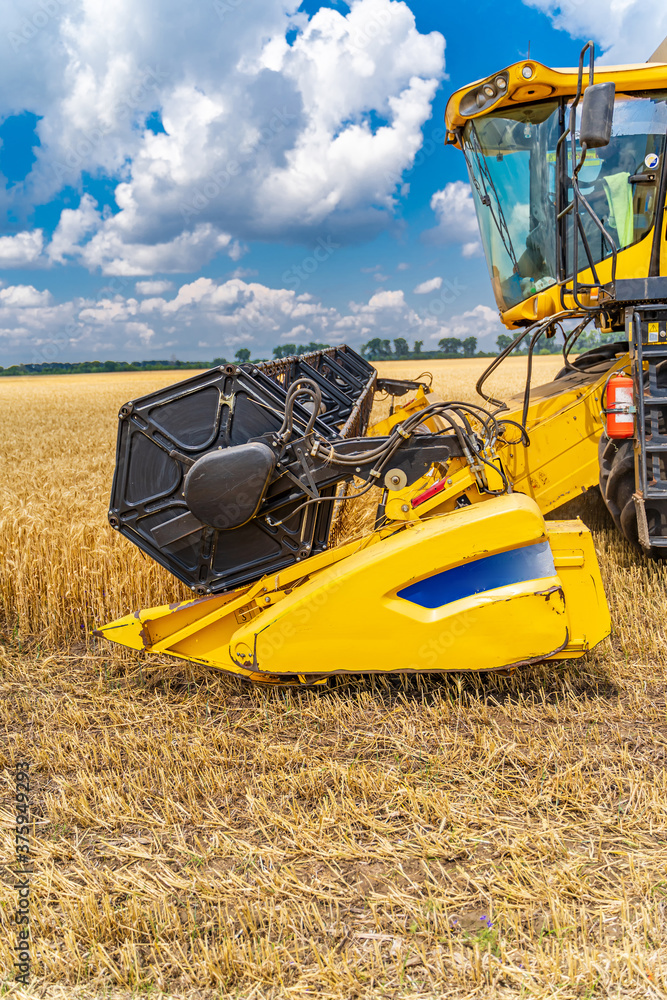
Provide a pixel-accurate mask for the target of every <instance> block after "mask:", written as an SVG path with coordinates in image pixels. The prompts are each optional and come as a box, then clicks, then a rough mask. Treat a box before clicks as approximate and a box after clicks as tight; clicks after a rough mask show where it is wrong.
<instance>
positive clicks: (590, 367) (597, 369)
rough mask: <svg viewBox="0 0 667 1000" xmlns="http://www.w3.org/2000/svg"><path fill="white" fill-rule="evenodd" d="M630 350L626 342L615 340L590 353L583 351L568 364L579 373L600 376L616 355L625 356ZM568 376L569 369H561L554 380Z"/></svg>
mask: <svg viewBox="0 0 667 1000" xmlns="http://www.w3.org/2000/svg"><path fill="white" fill-rule="evenodd" d="M629 350H630V345H629V344H628V342H627V340H617V341H616V342H615V343H613V344H600V346H599V347H593V348H591V350H590V351H585V352H584V353H583V354H580V355H579V357H578V358H577V359H576V360H575V361H571V362H570V364H571V365H573V366H574V367H575V368H576V369H577V370H578V371H580V372H590V371H592V372H594V373H596V374H598V373H599V374H600V375H602V374H603V372H605V371H606V370H607V368H610V367H611V365H612V363H613V362H614V361H615V360H616V355H617V354H627V353H628V351H629ZM569 374H570V369H569V368H561V369H560V371H559V372H558V374H557V375H556V376H555V378H564V377H565V376H566V375H569Z"/></svg>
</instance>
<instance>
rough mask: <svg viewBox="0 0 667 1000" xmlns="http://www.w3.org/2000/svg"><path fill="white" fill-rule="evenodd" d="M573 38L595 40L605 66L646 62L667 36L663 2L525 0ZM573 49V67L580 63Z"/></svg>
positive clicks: (654, 0)
mask: <svg viewBox="0 0 667 1000" xmlns="http://www.w3.org/2000/svg"><path fill="white" fill-rule="evenodd" d="M524 3H525V4H526V5H527V6H528V7H536V8H537V9H538V10H541V11H543V12H544V13H545V14H548V15H549V16H550V17H551V19H552V20H553V22H554V25H555V26H556V27H557V28H563V29H564V30H565V31H568V32H569V33H570V34H571V35H572V37H573V38H593V39H594V40H595V41H596V42H597V43H598V45H599V46H600V48H601V50H602V52H603V53H604V58H603V59H602V62H603V63H607V64H612V65H614V64H623V63H633V62H645V61H646V60H647V59H648V58H649V56H651V55H652V53H653V52H654V51H655V49H657V47H658V45H659V44H660V42H661V41H662V40H663V38H665V37H666V36H667V7H666V6H665V3H664V0H611V2H609V0H585V2H582V0H524ZM576 57H577V52H576V50H574V49H573V54H572V61H571V65H573V66H574V65H576V63H577V61H578V59H577V58H576Z"/></svg>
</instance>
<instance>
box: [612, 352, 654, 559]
mask: <svg viewBox="0 0 667 1000" xmlns="http://www.w3.org/2000/svg"><path fill="white" fill-rule="evenodd" d="M658 385H659V386H660V387H661V388H662V387H665V388H667V364H665V363H663V364H662V365H660V366H659V368H658ZM648 430H650V428H648V427H647V431H648ZM660 432H661V434H664V433H665V432H666V431H665V417H664V416H663V417H661V420H660ZM598 459H599V463H600V493H601V494H602V499H603V500H604V502H605V505H606V507H607V510H608V511H609V513H610V514H611V516H612V518H613V519H614V524H615V525H616V527H617V528H618V530H619V531H620V532H621V534H622V535H624V536H625V538H627V540H628V541H629V542H630V543H631V544H632V545H635V546H637V547H638V548H641V546H640V545H639V533H638V530H637V512H636V510H635V502H634V500H633V499H632V498H633V495H634V492H635V452H634V444H633V441H632V438H627V439H626V440H619V441H615V440H613V439H612V438H608V437H607V435H606V433H605V432H603V434H602V437H601V438H600V444H599V446H598ZM660 518H661V514H660V512H659V511H658V510H656V509H652V508H651V507H649V506H648V504H647V506H646V519H647V521H648V525H649V530H650V531H653V532H655V533H659V531H660V528H659V525H660ZM664 530H665V528H664V525H663V528H662V531H663V533H664ZM642 551H643V550H642ZM648 555H650V556H651V557H652V558H654V559H667V550H665V549H663V548H652V549H651V551H650V552H649V553H648Z"/></svg>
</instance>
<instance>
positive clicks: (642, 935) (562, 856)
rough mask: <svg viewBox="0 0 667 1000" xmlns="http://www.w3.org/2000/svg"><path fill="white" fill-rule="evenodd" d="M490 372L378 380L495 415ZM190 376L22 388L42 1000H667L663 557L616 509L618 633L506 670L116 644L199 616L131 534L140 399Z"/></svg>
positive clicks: (11, 941)
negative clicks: (324, 669) (371, 666)
mask: <svg viewBox="0 0 667 1000" xmlns="http://www.w3.org/2000/svg"><path fill="white" fill-rule="evenodd" d="M485 364H486V362H484V361H482V360H478V359H472V360H470V361H451V362H442V361H440V362H427V363H425V364H424V365H421V364H420V363H419V362H404V363H403V362H400V363H399V362H394V363H389V364H387V365H381V366H379V367H380V368H381V370H382V373H383V374H393V375H397V376H400V375H402V376H403V377H408V378H410V377H412V378H414V377H416V376H417V375H418V374H420V373H421V371H422V370H423V368H429V369H430V370H431V371H432V372H433V374H434V388H435V389H436V390H437V391H438V393H439V394H441V395H443V396H445V397H446V398H447V397H448V398H459V399H470V400H472V399H474V398H475V397H474V383H475V380H476V378H477V377H478V375H479V374H480V373H481V371H482V369H483V367H484V366H485ZM524 366H525V360H524V359H511V360H510V362H509V363H507V364H506V365H505V366H503V368H502V369H501V370H500V373H499V374H498V376H496V378H495V381H494V382H491V383H490V385H491V389H492V390H493V389H494V388H495V389H497V390H499V391H501V392H504V393H505V395H510V394H512V393H514V392H517V391H520V390H521V388H522V385H523V373H524V371H525V368H524ZM559 366H560V363H559V360H558V358H547V357H540V358H537V359H536V366H535V367H536V371H535V373H534V381H535V382H536V383H538V382H541V381H546V380H548V379H549V378H551V377H552V376H553V374H554V372H555V371H556V370H557V368H558V367H559ZM181 377H182V375H181V373H178V372H155V373H146V374H143V373H142V374H136V375H135V374H130V375H127V374H110V375H92V376H84V375H80V376H60V377H42V378H21V379H8V378H5V379H2V380H1V381H0V419H1V421H2V428H3V445H2V449H1V450H0V573H1V579H0V588H1V596H2V617H1V619H0V630H1V632H0V634H1V636H2V638H1V641H2V644H3V645H2V647H0V694H1V696H2V701H1V702H0V712H1V713H2V728H1V735H0V753H1V755H2V776H3V795H2V800H1V815H0V819H1V831H2V860H3V861H4V862H6V863H7V862H9V861H10V860H11V859H12V858H13V852H14V815H15V814H14V809H13V796H14V788H13V781H14V771H13V764H14V762H15V761H16V760H29V761H31V762H32V767H31V782H32V790H31V800H32V801H31V806H32V811H33V824H32V834H33V836H32V859H33V864H34V874H33V876H32V880H31V933H32V969H33V988H34V990H35V991H36V993H37V995H39V996H49V997H94V996H105V997H121V996H123V997H125V996H129V995H137V996H141V995H144V996H145V995H149V996H160V995H162V994H164V995H168V996H173V997H191V998H194V997H199V996H201V997H214V996H215V997H221V998H232V997H234V998H239V1000H250V998H264V997H266V998H275V1000H282V998H295V1000H300V998H306V997H321V998H336V1000H338V998H340V1000H343V998H353V997H354V998H376V997H377V998H380V997H392V998H402V997H410V998H424V1000H426V998H436V997H437V998H440V997H456V998H462V1000H463V998H473V997H475V998H477V997H480V998H482V997H484V998H486V997H488V998H492V997H493V998H496V997H498V998H514V997H517V998H518V997H525V998H533V997H539V998H547V997H548V998H552V997H553V998H575V997H588V998H593V997H598V996H599V997H607V996H609V997H632V998H635V997H636V998H640V997H641V998H644V997H664V996H667V932H666V927H667V922H666V919H665V918H666V912H665V910H666V906H667V868H666V865H667V780H666V773H667V772H666V770H665V759H666V751H667V653H666V643H665V638H666V637H665V620H666V616H665V610H666V608H667V583H666V581H665V569H664V566H661V565H660V564H655V563H650V562H647V561H646V560H644V559H643V558H642V557H641V556H638V555H637V554H636V553H635V552H634V551H633V550H631V549H630V548H629V546H628V545H627V544H626V543H625V542H624V541H623V540H622V539H621V538H620V537H619V536H618V535H617V534H616V533H615V531H614V529H613V526H612V525H611V522H610V520H608V519H607V517H606V514H605V512H604V510H603V508H601V504H598V505H597V506H596V505H595V504H592V505H591V507H590V508H589V510H588V511H587V513H586V517H587V519H588V522H589V524H590V525H591V527H592V528H593V531H594V537H595V543H596V548H597V550H598V555H599V558H600V563H601V567H602V573H603V578H604V582H605V587H606V591H607V596H608V598H609V602H610V606H611V612H612V621H613V632H612V635H611V637H610V639H608V640H606V641H605V642H604V643H602V644H601V645H600V646H599V647H598V648H597V649H596V650H595V651H594V652H593V653H591V654H589V655H588V656H587V657H585V658H584V659H582V660H573V661H566V662H561V663H558V664H544V665H539V666H535V667H530V668H523V669H520V670H518V671H517V672H516V673H515V674H514V675H513V676H511V677H499V676H495V675H492V674H484V673H483V674H480V675H475V676H471V675H458V674H449V675H447V674H439V675H428V676H423V677H412V678H411V677H400V678H399V677H396V678H382V677H380V678H374V679H373V678H364V677H363V676H361V677H350V678H344V679H340V678H339V679H336V680H334V681H332V682H331V683H330V685H329V686H328V687H327V688H325V689H318V690H296V689H288V690H272V689H264V688H253V687H251V686H249V685H248V684H246V683H245V682H243V681H241V680H240V679H237V678H230V677H226V676H224V675H222V674H219V673H216V672H215V671H212V670H206V669H204V668H201V667H197V666H195V665H190V664H187V663H182V662H179V661H176V660H169V659H165V658H160V657H151V656H148V655H132V654H129V653H125V652H123V651H119V650H118V649H117V648H114V647H112V646H109V645H108V644H106V643H104V642H102V641H99V640H96V639H94V638H93V637H92V636H91V632H92V630H93V629H94V628H95V627H97V626H99V625H100V624H102V623H104V622H106V621H110V620H112V619H113V618H116V617H118V616H120V615H122V614H125V613H126V612H127V611H130V610H134V609H136V608H139V607H149V606H152V605H156V604H162V603H166V602H169V601H174V600H178V599H180V598H182V597H186V596H190V592H189V591H188V590H186V589H185V588H183V587H181V586H180V585H179V584H178V582H177V581H176V580H174V579H173V578H172V577H170V576H169V574H168V573H167V572H166V571H165V570H162V569H161V568H160V567H159V566H157V565H156V564H155V563H153V562H152V561H151V560H150V559H148V557H146V556H144V555H143V554H142V553H141V552H140V551H139V550H138V549H136V548H135V547H134V546H132V545H130V543H129V542H126V541H125V540H124V539H123V538H121V537H119V536H118V535H117V534H116V533H114V532H113V531H112V530H111V528H110V527H109V525H108V523H107V520H106V511H107V502H108V494H109V490H110V485H111V476H112V472H113V463H114V450H115V436H116V415H117V411H118V408H119V406H120V404H121V403H123V402H125V401H126V400H128V399H131V398H136V397H137V396H139V395H142V394H145V393H147V392H149V391H151V390H153V389H157V388H159V387H160V386H162V385H165V384H166V383H167V382H175V381H178V380H180V378H181ZM382 405H383V404H379V408H378V411H377V413H378V415H382V413H383V409H382ZM372 515H373V505H372V503H368V502H366V500H364V502H363V504H360V505H358V506H357V508H356V509H355V508H352V509H351V510H350V511H349V513H348V514H347V515H346V530H347V532H348V535H351V534H353V533H354V532H356V531H358V530H363V528H364V527H365V526H367V525H368V524H369V523H371V522H372ZM350 613H351V614H363V609H359V608H351V609H350ZM369 638H370V641H371V642H372V637H369ZM354 656H355V651H354V650H350V658H351V659H352V658H353V657H354ZM4 875H5V877H4V878H3V886H2V889H1V890H0V924H1V925H2V930H1V932H0V979H1V980H2V983H3V985H2V986H1V987H0V988H1V989H3V990H4V991H5V992H7V993H8V994H10V995H15V996H22V995H23V994H24V993H25V994H26V995H27V994H28V991H27V990H25V989H24V988H23V987H21V986H20V985H17V984H14V983H13V982H12V980H13V972H12V967H13V963H14V945H15V940H16V927H15V925H14V924H13V923H12V921H13V915H14V911H15V907H16V890H15V889H14V888H13V878H12V877H11V875H10V873H9V869H8V867H7V866H5V869H4ZM33 995H34V994H33Z"/></svg>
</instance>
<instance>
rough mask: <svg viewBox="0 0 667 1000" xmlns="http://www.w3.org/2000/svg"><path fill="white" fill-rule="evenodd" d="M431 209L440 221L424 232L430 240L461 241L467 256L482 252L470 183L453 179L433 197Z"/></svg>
mask: <svg viewBox="0 0 667 1000" xmlns="http://www.w3.org/2000/svg"><path fill="white" fill-rule="evenodd" d="M431 209H432V210H433V212H434V213H435V217H436V219H437V221H438V224H437V226H435V227H434V228H433V229H427V230H426V232H425V233H424V239H425V240H426V241H427V242H429V243H460V244H462V253H463V256H464V257H473V256H477V255H478V254H479V253H481V249H482V244H481V242H480V239H479V229H478V226H477V215H476V214H475V205H474V202H473V200H472V191H471V190H470V185H469V184H466V183H465V181H450V182H449V183H448V184H446V185H445V186H444V188H442V190H441V191H436V192H435V193H434V194H433V195H432V196H431Z"/></svg>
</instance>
